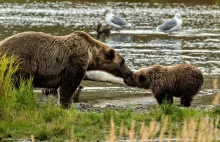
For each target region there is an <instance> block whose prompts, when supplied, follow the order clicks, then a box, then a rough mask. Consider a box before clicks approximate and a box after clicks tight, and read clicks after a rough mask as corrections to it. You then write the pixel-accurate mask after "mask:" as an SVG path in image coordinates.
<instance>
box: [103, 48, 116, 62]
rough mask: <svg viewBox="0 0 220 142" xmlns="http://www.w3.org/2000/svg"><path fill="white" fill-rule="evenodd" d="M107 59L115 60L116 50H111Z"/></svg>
mask: <svg viewBox="0 0 220 142" xmlns="http://www.w3.org/2000/svg"><path fill="white" fill-rule="evenodd" d="M105 58H106V59H107V60H113V59H114V58H115V52H114V50H112V49H110V50H109V51H107V52H106V54H105Z"/></svg>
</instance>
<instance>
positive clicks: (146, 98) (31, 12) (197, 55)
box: [0, 0, 220, 106]
mask: <svg viewBox="0 0 220 142" xmlns="http://www.w3.org/2000/svg"><path fill="white" fill-rule="evenodd" d="M198 2H199V3H198ZM107 8H111V9H113V10H114V13H117V14H118V15H123V17H124V18H125V19H126V20H127V21H128V22H130V23H132V25H133V27H132V28H130V29H123V30H121V31H120V32H118V31H112V35H111V36H108V37H106V36H102V37H100V39H99V40H101V41H103V42H105V43H106V44H108V45H109V46H111V47H113V48H114V49H115V50H117V51H118V52H119V53H120V54H121V55H122V56H123V57H124V58H125V60H126V62H127V64H128V65H129V66H130V68H131V69H140V68H142V67H146V66H150V65H154V64H161V65H174V64H178V63H188V64H192V65H195V66H197V67H198V68H199V69H200V70H201V71H202V72H203V73H204V75H205V82H204V86H203V88H202V91H201V92H200V93H199V94H198V96H196V98H195V101H194V102H193V105H194V106H196V105H200V104H207V105H209V104H211V100H212V99H213V97H214V95H215V94H216V93H217V92H219V91H220V90H219V88H216V89H213V79H216V78H217V79H218V80H220V79H219V77H220V56H219V55H220V50H219V49H220V18H219V15H220V6H219V5H218V4H215V1H202V2H201V1H184V3H183V2H181V3H177V1H174V0H167V1H166V3H162V2H161V1H158V2H155V1H150V2H149V3H147V2H145V1H143V0H140V1H138V2H136V1H135V0H133V1H132V3H130V2H118V1H117V0H113V1H111V2H102V1H100V0H96V1H93V2H82V1H81V2H80V1H71V0H69V1H68V0H65V1H59V2H58V1H55V0H50V1H48V2H42V1H41V0H35V2H33V1H32V0H29V2H26V1H25V0H24V1H22V0H20V1H18V3H16V2H14V1H13V0H10V1H8V0H3V1H1V2H0V39H4V38H6V37H8V36H11V35H13V34H16V33H19V32H23V31H41V32H46V33H51V34H55V35H67V34H70V33H71V32H73V31H76V30H84V31H86V32H88V33H89V34H91V35H92V36H93V37H94V38H96V32H95V31H96V26H97V23H98V22H99V21H102V22H104V17H103V16H102V14H103V12H104V11H105V9H107ZM176 12H178V13H180V14H181V15H182V18H183V26H182V30H180V31H177V32H175V33H174V36H173V37H169V36H167V34H165V33H161V32H157V31H155V28H156V27H157V26H158V25H160V24H161V23H162V22H163V21H164V20H166V19H169V18H172V17H173V15H174V14H175V13H176ZM82 84H83V85H84V86H85V89H84V90H83V92H82V94H81V98H80V99H81V101H87V102H89V103H91V104H94V105H95V106H99V105H100V106H103V105H105V104H106V103H112V104H115V105H135V104H145V105H155V104H156V101H155V99H154V98H153V96H152V94H151V92H150V90H141V89H137V88H131V87H127V86H121V85H113V84H110V83H98V82H90V81H83V83H82ZM40 96H41V95H40ZM40 98H42V99H45V98H44V97H42V96H41V97H40ZM177 101H178V99H177Z"/></svg>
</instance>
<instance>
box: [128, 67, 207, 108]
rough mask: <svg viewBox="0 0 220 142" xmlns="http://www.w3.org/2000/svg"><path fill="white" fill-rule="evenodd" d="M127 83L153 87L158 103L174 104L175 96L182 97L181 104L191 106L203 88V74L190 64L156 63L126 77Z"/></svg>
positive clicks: (141, 86)
mask: <svg viewBox="0 0 220 142" xmlns="http://www.w3.org/2000/svg"><path fill="white" fill-rule="evenodd" d="M125 84H127V85H129V86H137V87H140V88H145V89H151V90H152V92H153V94H154V96H155V98H156V100H157V102H158V104H161V103H162V102H163V101H164V100H167V101H168V102H169V103H171V104H172V103H173V96H174V97H180V99H181V102H180V103H181V105H183V106H185V107H189V106H190V105H191V102H192V100H193V97H194V96H195V95H196V94H197V93H198V92H199V91H200V89H201V86H202V84H203V75H202V73H201V71H200V70H199V69H197V68H196V67H194V66H192V65H189V64H178V65H174V66H160V65H154V66H151V67H148V68H142V69H140V70H138V71H136V72H134V74H133V75H132V76H131V77H128V78H127V79H125Z"/></svg>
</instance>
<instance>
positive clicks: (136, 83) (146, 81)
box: [124, 68, 152, 89]
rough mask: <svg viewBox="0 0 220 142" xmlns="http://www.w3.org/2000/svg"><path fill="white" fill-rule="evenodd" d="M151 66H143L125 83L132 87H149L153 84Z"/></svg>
mask: <svg viewBox="0 0 220 142" xmlns="http://www.w3.org/2000/svg"><path fill="white" fill-rule="evenodd" d="M151 76H152V70H151V68H142V69H140V70H138V71H135V72H134V73H133V75H131V76H130V77H128V78H126V79H125V80H124V82H125V84H126V85H128V86H132V87H139V88H145V89H149V88H150V86H151Z"/></svg>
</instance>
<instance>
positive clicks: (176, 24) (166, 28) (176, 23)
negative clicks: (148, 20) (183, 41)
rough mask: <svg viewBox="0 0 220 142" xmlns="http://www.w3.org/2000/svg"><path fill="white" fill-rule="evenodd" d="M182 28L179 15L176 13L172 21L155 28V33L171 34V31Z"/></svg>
mask: <svg viewBox="0 0 220 142" xmlns="http://www.w3.org/2000/svg"><path fill="white" fill-rule="evenodd" d="M181 26H182V19H181V15H180V14H179V13H176V14H175V16H174V17H173V18H172V19H169V20H167V21H165V22H164V23H163V24H162V25H160V26H158V27H157V28H156V30H157V31H160V32H165V33H170V35H171V33H172V32H173V31H177V30H179V29H181Z"/></svg>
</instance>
